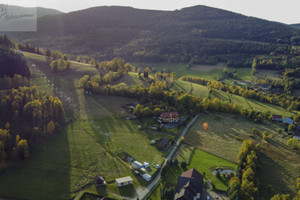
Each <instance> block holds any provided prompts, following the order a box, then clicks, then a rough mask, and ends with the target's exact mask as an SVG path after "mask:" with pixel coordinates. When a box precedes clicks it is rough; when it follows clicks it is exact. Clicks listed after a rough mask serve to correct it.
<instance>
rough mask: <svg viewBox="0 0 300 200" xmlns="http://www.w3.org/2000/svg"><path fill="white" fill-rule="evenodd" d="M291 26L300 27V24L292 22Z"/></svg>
mask: <svg viewBox="0 0 300 200" xmlns="http://www.w3.org/2000/svg"><path fill="white" fill-rule="evenodd" d="M290 26H291V27H293V28H298V29H300V24H291V25H290Z"/></svg>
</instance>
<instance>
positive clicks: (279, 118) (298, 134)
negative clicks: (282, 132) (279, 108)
mask: <svg viewBox="0 0 300 200" xmlns="http://www.w3.org/2000/svg"><path fill="white" fill-rule="evenodd" d="M272 120H273V121H274V122H277V123H283V124H287V125H291V124H294V120H293V119H292V118H290V117H287V118H284V119H283V118H282V115H273V116H272ZM293 138H295V139H297V140H299V141H300V126H297V130H296V131H295V132H294V135H293Z"/></svg>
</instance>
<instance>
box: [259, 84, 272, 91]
mask: <svg viewBox="0 0 300 200" xmlns="http://www.w3.org/2000/svg"><path fill="white" fill-rule="evenodd" d="M260 86H261V89H262V90H265V91H266V90H269V89H270V88H269V85H268V84H261V85H260Z"/></svg>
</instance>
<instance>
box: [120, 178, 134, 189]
mask: <svg viewBox="0 0 300 200" xmlns="http://www.w3.org/2000/svg"><path fill="white" fill-rule="evenodd" d="M132 181H133V179H132V178H131V177H130V176H126V177H123V178H117V179H116V183H117V186H118V187H121V186H125V185H129V184H132Z"/></svg>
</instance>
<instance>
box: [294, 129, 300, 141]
mask: <svg viewBox="0 0 300 200" xmlns="http://www.w3.org/2000/svg"><path fill="white" fill-rule="evenodd" d="M293 138H295V139H297V140H299V141H300V131H296V132H295V133H294V136H293Z"/></svg>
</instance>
